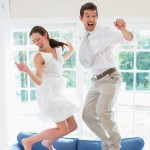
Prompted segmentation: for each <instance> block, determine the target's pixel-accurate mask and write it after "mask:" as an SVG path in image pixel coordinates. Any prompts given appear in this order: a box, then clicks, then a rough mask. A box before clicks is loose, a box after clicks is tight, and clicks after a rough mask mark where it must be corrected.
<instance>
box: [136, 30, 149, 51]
mask: <svg viewBox="0 0 150 150" xmlns="http://www.w3.org/2000/svg"><path fill="white" fill-rule="evenodd" d="M136 38H137V48H138V49H150V31H148V30H143V31H139V32H137V34H136Z"/></svg>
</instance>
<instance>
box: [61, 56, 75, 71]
mask: <svg viewBox="0 0 150 150" xmlns="http://www.w3.org/2000/svg"><path fill="white" fill-rule="evenodd" d="M64 54H65V53H64ZM75 66H76V54H75V53H73V54H72V56H71V57H70V58H69V59H67V60H66V61H65V63H64V66H63V68H75Z"/></svg>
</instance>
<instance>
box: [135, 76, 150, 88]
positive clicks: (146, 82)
mask: <svg viewBox="0 0 150 150" xmlns="http://www.w3.org/2000/svg"><path fill="white" fill-rule="evenodd" d="M136 89H137V90H150V74H149V73H137V74H136Z"/></svg>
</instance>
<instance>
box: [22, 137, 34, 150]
mask: <svg viewBox="0 0 150 150" xmlns="http://www.w3.org/2000/svg"><path fill="white" fill-rule="evenodd" d="M22 145H23V147H24V150H31V148H32V145H31V143H30V141H29V140H28V139H27V138H24V139H22Z"/></svg>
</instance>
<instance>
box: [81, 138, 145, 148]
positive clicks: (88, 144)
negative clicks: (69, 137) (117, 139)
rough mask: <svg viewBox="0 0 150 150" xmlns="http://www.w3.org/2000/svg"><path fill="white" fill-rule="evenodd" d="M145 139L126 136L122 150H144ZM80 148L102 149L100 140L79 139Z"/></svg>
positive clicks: (122, 143) (122, 142)
mask: <svg viewBox="0 0 150 150" xmlns="http://www.w3.org/2000/svg"><path fill="white" fill-rule="evenodd" d="M143 147H144V141H143V139H142V138H139V137H133V138H124V139H122V141H121V150H142V148H143ZM78 150H102V149H101V141H99V140H81V139H80V140H79V141H78Z"/></svg>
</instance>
